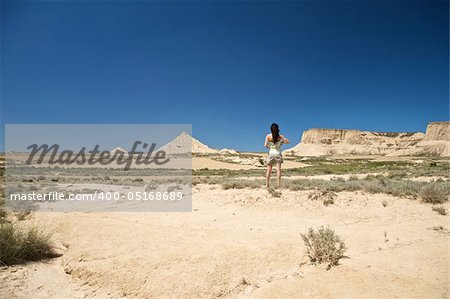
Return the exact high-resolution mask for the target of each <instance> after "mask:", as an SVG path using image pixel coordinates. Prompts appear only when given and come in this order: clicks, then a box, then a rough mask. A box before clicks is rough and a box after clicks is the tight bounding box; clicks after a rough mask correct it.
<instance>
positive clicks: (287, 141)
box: [280, 135, 291, 144]
mask: <svg viewBox="0 0 450 299" xmlns="http://www.w3.org/2000/svg"><path fill="white" fill-rule="evenodd" d="M280 137H281V138H282V141H281V142H283V143H285V144H289V143H291V142H290V141H289V139H287V138H286V137H284V136H283V135H281V136H280Z"/></svg>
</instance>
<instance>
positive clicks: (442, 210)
mask: <svg viewBox="0 0 450 299" xmlns="http://www.w3.org/2000/svg"><path fill="white" fill-rule="evenodd" d="M431 209H432V210H433V211H435V212H436V213H438V214H439V215H442V216H445V215H447V211H446V210H445V208H444V207H432V208H431Z"/></svg>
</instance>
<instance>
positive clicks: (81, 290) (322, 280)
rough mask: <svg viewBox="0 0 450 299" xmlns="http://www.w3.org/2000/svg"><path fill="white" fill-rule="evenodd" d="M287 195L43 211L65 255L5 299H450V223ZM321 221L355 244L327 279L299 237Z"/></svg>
mask: <svg viewBox="0 0 450 299" xmlns="http://www.w3.org/2000/svg"><path fill="white" fill-rule="evenodd" d="M281 192H282V195H281V197H280V198H274V197H272V196H271V195H270V194H268V192H267V191H266V190H264V189H262V188H261V189H257V190H255V189H243V190H242V189H241V190H222V189H221V187H220V186H217V185H197V186H195V187H194V189H193V208H194V210H193V212H191V213H120V212H110V213H35V214H33V217H32V219H30V220H28V221H38V222H39V223H40V225H45V226H46V227H47V228H48V229H49V230H53V231H54V232H55V233H56V234H55V241H56V242H57V244H59V247H60V248H61V250H62V251H63V252H64V255H63V256H62V257H60V258H56V259H53V260H51V261H47V262H40V263H31V264H28V265H22V266H15V267H10V268H2V269H1V270H0V281H1V282H2V288H1V291H0V297H1V298H83V297H87V298H121V297H131V298H217V297H223V298H448V297H449V296H450V292H449V283H450V280H449V269H450V268H449V252H450V251H449V249H450V248H449V245H450V243H449V240H450V239H449V238H450V233H449V229H450V226H449V224H450V223H449V219H450V217H449V216H441V215H438V214H437V213H436V212H434V211H432V210H431V206H430V205H428V204H423V203H421V202H419V201H414V200H410V199H402V198H396V197H392V196H389V195H382V194H365V193H362V192H341V193H339V194H338V198H337V199H336V200H335V204H333V205H330V206H327V207H325V206H324V205H323V204H322V202H321V201H313V200H309V199H308V194H309V192H308V191H296V192H294V191H289V190H281ZM383 201H386V203H387V206H386V207H384V206H383V205H382V202H383ZM445 207H446V209H447V210H449V208H450V205H449V203H447V204H445ZM321 225H324V226H326V225H330V226H331V227H332V228H333V229H334V230H335V231H336V233H337V234H339V235H340V236H342V237H343V238H344V239H345V242H346V245H347V247H348V250H347V252H346V255H347V258H345V259H343V260H341V263H340V265H339V266H337V267H333V268H331V270H328V271H327V270H326V269H325V267H323V266H315V265H311V264H309V263H308V260H307V258H306V257H305V248H304V245H303V242H302V241H301V238H300V233H302V232H305V230H306V229H307V228H308V227H318V226H321ZM435 226H442V227H443V230H433V229H432V227H435Z"/></svg>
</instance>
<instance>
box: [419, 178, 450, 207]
mask: <svg viewBox="0 0 450 299" xmlns="http://www.w3.org/2000/svg"><path fill="white" fill-rule="evenodd" d="M445 187H446V186H445V185H444V184H439V183H437V182H434V183H430V184H428V185H426V186H424V187H423V188H422V190H421V191H420V196H421V197H422V200H423V201H424V202H427V203H432V204H436V203H444V202H446V201H448V195H449V193H450V192H449V189H448V186H447V188H445Z"/></svg>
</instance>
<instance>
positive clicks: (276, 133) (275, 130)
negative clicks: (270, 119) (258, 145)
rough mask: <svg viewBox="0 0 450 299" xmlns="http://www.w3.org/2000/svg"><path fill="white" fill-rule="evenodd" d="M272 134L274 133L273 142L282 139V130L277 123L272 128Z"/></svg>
mask: <svg viewBox="0 0 450 299" xmlns="http://www.w3.org/2000/svg"><path fill="white" fill-rule="evenodd" d="M270 132H272V142H273V143H275V142H277V140H278V138H280V129H279V127H278V125H277V124H276V123H273V124H272V125H271V126H270Z"/></svg>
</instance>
